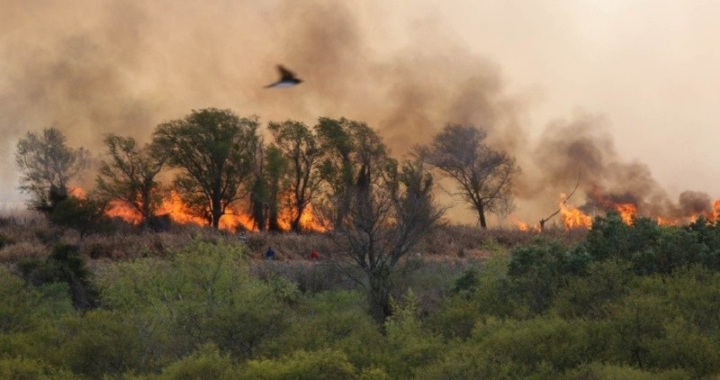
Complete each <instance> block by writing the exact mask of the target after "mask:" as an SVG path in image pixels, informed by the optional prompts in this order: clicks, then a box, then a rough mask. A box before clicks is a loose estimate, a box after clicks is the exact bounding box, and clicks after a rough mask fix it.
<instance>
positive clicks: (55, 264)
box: [18, 244, 97, 309]
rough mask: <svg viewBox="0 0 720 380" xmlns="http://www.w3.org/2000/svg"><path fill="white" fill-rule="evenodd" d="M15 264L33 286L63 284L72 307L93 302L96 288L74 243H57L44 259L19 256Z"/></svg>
mask: <svg viewBox="0 0 720 380" xmlns="http://www.w3.org/2000/svg"><path fill="white" fill-rule="evenodd" d="M18 268H19V269H20V271H21V272H22V274H23V277H24V278H25V280H26V281H27V282H28V283H30V284H32V285H34V286H36V287H41V286H44V285H47V284H55V283H64V284H67V286H68V288H69V292H70V296H71V299H72V303H73V306H74V307H75V308H76V309H87V308H91V307H95V306H96V303H97V290H96V289H95V286H94V284H93V283H92V282H91V277H92V276H91V273H90V271H89V270H88V269H87V266H86V263H85V259H84V258H83V257H82V256H81V255H80V251H79V248H78V247H77V246H75V245H67V244H58V245H56V246H55V248H54V249H53V252H52V254H51V255H50V256H49V257H48V258H47V259H46V260H45V261H44V262H41V261H40V260H37V259H23V260H21V261H19V262H18Z"/></svg>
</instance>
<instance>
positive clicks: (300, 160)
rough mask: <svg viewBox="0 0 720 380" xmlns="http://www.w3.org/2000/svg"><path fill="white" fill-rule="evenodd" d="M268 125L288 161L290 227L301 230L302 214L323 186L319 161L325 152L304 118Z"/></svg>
mask: <svg viewBox="0 0 720 380" xmlns="http://www.w3.org/2000/svg"><path fill="white" fill-rule="evenodd" d="M269 129H270V132H271V133H272V135H273V139H274V140H275V144H276V145H277V147H278V149H279V150H280V151H281V152H282V153H283V155H284V156H285V158H286V159H287V161H288V165H289V167H288V176H289V187H290V199H288V203H289V205H288V206H289V208H290V209H291V210H292V215H291V218H290V229H291V230H293V231H294V232H300V231H301V230H302V226H301V225H300V218H301V217H302V215H303V213H304V212H305V209H306V208H307V206H308V205H309V204H310V202H312V200H313V199H314V198H315V197H316V196H317V193H318V190H319V189H320V182H321V177H320V174H319V172H318V163H319V162H320V157H321V154H322V152H321V150H320V148H319V146H318V142H317V139H316V137H315V135H314V134H313V132H312V130H310V128H308V127H307V126H306V125H305V124H303V123H301V122H297V121H291V120H287V121H284V122H282V123H270V125H269Z"/></svg>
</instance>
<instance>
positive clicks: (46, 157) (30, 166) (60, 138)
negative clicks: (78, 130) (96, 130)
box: [15, 128, 90, 213]
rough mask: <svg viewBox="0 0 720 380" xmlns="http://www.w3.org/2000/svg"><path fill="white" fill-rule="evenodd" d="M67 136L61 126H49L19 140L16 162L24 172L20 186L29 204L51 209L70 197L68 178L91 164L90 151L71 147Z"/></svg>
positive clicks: (47, 210)
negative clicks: (60, 128)
mask: <svg viewBox="0 0 720 380" xmlns="http://www.w3.org/2000/svg"><path fill="white" fill-rule="evenodd" d="M65 140H66V139H65V136H64V135H63V134H62V132H60V130H58V129H56V128H46V129H44V130H43V132H42V134H41V135H37V134H35V133H31V132H28V133H27V135H26V136H25V137H24V138H22V139H20V141H19V142H18V144H17V150H16V151H15V163H16V164H17V167H18V169H20V172H21V173H22V176H21V177H20V186H19V188H20V190H21V191H22V192H24V193H28V194H30V196H31V199H30V201H29V204H28V206H29V208H31V209H35V210H40V211H44V212H46V213H50V212H52V210H53V209H54V208H55V205H57V203H58V202H60V201H62V200H64V199H66V198H67V197H68V182H69V181H70V180H71V179H72V178H73V177H75V176H76V175H78V174H79V173H80V172H82V171H83V170H85V169H87V167H88V166H89V162H90V159H89V156H90V154H89V153H88V151H87V150H86V149H84V148H82V147H81V148H77V149H72V148H69V147H68V146H67V145H66V143H65Z"/></svg>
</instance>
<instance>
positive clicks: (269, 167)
mask: <svg viewBox="0 0 720 380" xmlns="http://www.w3.org/2000/svg"><path fill="white" fill-rule="evenodd" d="M288 164H289V162H288V160H287V158H286V157H285V156H284V155H283V153H282V151H280V149H279V148H278V147H277V146H276V145H274V144H270V145H269V146H268V147H267V149H266V150H265V176H264V177H265V183H266V186H267V193H266V194H267V196H266V200H267V208H268V229H269V230H270V231H281V230H282V228H281V227H280V223H279V219H280V208H281V203H282V202H281V199H280V198H281V197H282V196H283V194H285V193H286V192H287V189H288V182H289V181H288V173H289V165H288ZM293 220H294V219H293ZM291 223H292V221H291Z"/></svg>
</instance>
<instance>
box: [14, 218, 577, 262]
mask: <svg viewBox="0 0 720 380" xmlns="http://www.w3.org/2000/svg"><path fill="white" fill-rule="evenodd" d="M119 231H122V232H116V233H114V234H104V235H91V236H87V237H85V238H84V239H83V240H82V241H80V240H79V236H78V235H77V233H75V232H73V231H63V230H61V229H58V228H55V227H52V226H50V225H48V223H47V222H45V221H44V220H43V219H39V218H37V217H36V214H33V213H30V214H27V215H24V216H13V217H8V216H3V217H0V242H4V244H0V261H2V262H13V261H16V260H18V259H20V258H22V257H44V256H45V255H47V253H46V252H49V251H50V250H51V249H52V246H54V245H55V244H57V243H59V242H62V243H69V244H79V245H80V248H81V252H82V253H83V255H85V256H86V257H87V258H89V259H93V260H130V259H135V258H142V257H163V256H166V255H167V254H168V253H169V252H173V251H178V250H180V249H182V248H183V247H185V246H187V244H188V243H189V242H191V241H193V240H197V239H201V240H205V241H211V242H220V241H223V242H227V243H237V244H241V243H242V242H241V239H240V236H239V235H235V234H229V233H227V232H222V231H214V230H212V229H209V228H202V227H196V226H173V227H172V228H171V230H170V231H168V232H162V233H138V232H129V231H130V230H128V229H127V228H126V229H120V230H119ZM585 235H586V231H584V230H576V231H569V232H568V231H564V230H561V229H549V230H546V231H544V232H543V233H542V234H541V233H537V232H523V231H519V230H516V229H489V230H481V229H478V228H476V227H471V226H457V225H455V226H453V225H446V226H441V227H438V228H437V229H435V230H434V231H433V232H432V233H431V234H429V235H428V236H427V237H425V238H424V239H423V240H422V241H421V242H420V244H418V245H417V246H416V248H415V250H414V251H413V252H412V253H411V255H409V256H410V257H411V258H422V259H423V260H425V261H437V260H465V259H472V260H475V259H477V260H482V259H485V258H487V257H490V256H492V255H494V254H497V253H499V252H508V251H509V250H510V249H512V248H513V247H515V246H518V245H526V244H529V243H531V242H532V241H533V240H535V239H537V238H539V237H541V236H542V237H545V238H549V239H555V240H559V241H563V242H566V243H575V242H577V241H579V240H580V239H582V238H583V237H584V236H585ZM244 244H245V247H246V248H247V251H248V253H249V256H250V257H251V258H252V259H254V260H262V259H264V256H265V251H266V250H267V249H268V247H272V248H273V250H275V252H276V261H280V262H288V261H300V262H307V261H308V259H309V257H308V256H309V253H310V250H312V249H316V250H318V251H319V252H320V254H321V257H323V258H328V257H332V255H333V253H335V252H334V251H333V247H334V246H333V243H332V242H331V241H330V239H328V238H327V237H326V236H324V235H322V234H313V233H309V234H294V233H286V234H273V233H268V232H262V233H249V234H247V235H246V238H245V243H244Z"/></svg>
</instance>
